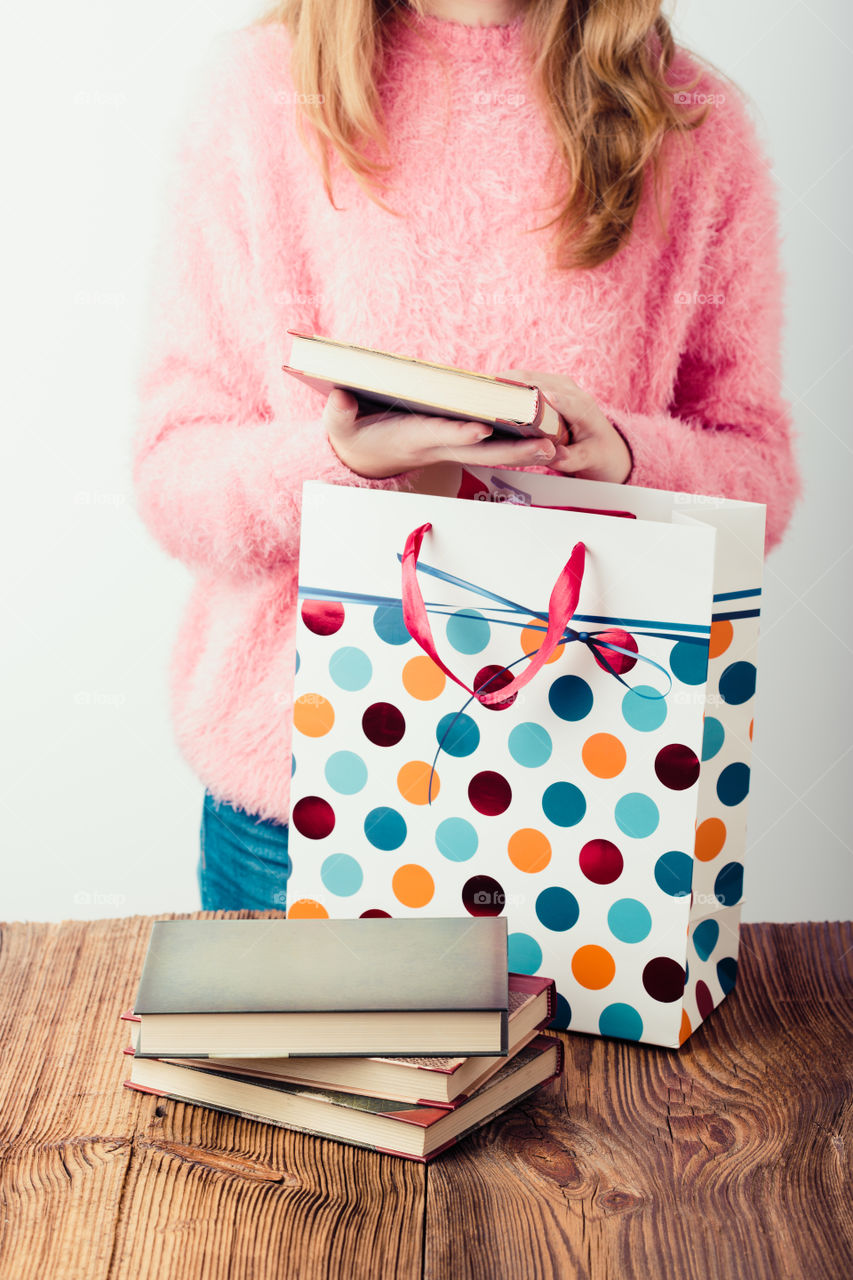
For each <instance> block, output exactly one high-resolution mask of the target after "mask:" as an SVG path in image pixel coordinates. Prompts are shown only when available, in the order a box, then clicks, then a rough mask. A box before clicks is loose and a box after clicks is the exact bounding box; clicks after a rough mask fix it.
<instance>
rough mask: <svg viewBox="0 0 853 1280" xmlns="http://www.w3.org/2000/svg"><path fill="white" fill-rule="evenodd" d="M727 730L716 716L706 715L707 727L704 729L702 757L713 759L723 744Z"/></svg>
mask: <svg viewBox="0 0 853 1280" xmlns="http://www.w3.org/2000/svg"><path fill="white" fill-rule="evenodd" d="M725 736H726V731H725V729H724V728H723V726H722V725H721V724H720V722H719V720H717V719H716V717H715V716H705V727H704V729H703V730H702V759H703V760H713V759H714V756H715V755H716V754H717V752H718V751H719V749H720V747H721V746H722V745H723V741H724V739H725Z"/></svg>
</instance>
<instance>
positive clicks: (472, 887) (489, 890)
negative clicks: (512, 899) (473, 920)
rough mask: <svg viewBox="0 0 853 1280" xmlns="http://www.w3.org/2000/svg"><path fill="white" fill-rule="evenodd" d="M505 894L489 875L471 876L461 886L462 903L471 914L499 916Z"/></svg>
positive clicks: (504, 900)
mask: <svg viewBox="0 0 853 1280" xmlns="http://www.w3.org/2000/svg"><path fill="white" fill-rule="evenodd" d="M505 902H506V894H505V893H504V891H503V888H502V886H501V885H500V884H499V883H498V881H497V880H494V879H493V878H492V877H491V876H472V877H471V879H470V880H466V881H465V884H464V885H463V886H462V905H463V907H464V908H465V910H466V911H467V912H468V914H469V915H471V916H499V915H500V913H501V912H502V911H503V909H504V904H505Z"/></svg>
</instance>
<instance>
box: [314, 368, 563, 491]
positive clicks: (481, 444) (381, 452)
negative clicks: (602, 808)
mask: <svg viewBox="0 0 853 1280" xmlns="http://www.w3.org/2000/svg"><path fill="white" fill-rule="evenodd" d="M323 426H324V427H325V428H326V434H327V435H328V437H329V442H330V444H331V446H332V448H333V449H334V451H335V453H336V454H337V455H338V457H339V458H340V460H341V462H343V464H344V465H345V466H347V467H349V469H350V471H355V472H356V474H357V475H360V476H365V477H366V478H368V479H371V480H384V479H387V478H388V477H389V476H396V475H400V473H401V472H403V471H415V470H418V469H420V468H422V467H428V466H431V465H432V464H433V463H436V462H467V463H469V464H470V465H472V466H486V467H489V466H492V467H495V466H508V467H539V466H547V465H548V463H549V462H551V460H552V459H553V458H554V456H555V453H556V450H555V448H554V445H553V444H552V443H551V441H550V440H547V439H545V438H544V437H542V436H536V437H534V438H533V439H529V438H528V439H518V440H515V439H509V438H507V437H505V436H500V437H498V438H497V439H494V440H490V439H489V437H490V436H491V435H492V428H491V427H489V426H486V425H485V423H482V422H466V421H462V420H457V419H455V418H436V417H433V416H432V415H431V414H425V413H390V412H389V413H372V414H367V415H364V416H362V417H361V418H359V417H358V401H357V400H356V398H355V396H354V395H352V394H351V393H350V392H349V391H343V390H341V388H340V387H335V388H334V390H333V391H332V392H331V393H330V395H329V398H328V399H327V401H326V406H325V408H324V410H323Z"/></svg>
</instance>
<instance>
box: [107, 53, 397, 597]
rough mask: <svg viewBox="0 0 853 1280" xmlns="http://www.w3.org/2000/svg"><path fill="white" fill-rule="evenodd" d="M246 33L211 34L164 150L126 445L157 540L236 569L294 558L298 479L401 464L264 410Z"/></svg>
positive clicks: (182, 554) (177, 553)
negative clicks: (352, 462)
mask: <svg viewBox="0 0 853 1280" xmlns="http://www.w3.org/2000/svg"><path fill="white" fill-rule="evenodd" d="M250 40H251V33H249V32H246V31H242V32H236V33H235V32H231V33H228V37H227V38H226V37H223V36H220V37H218V39H216V40H214V42H213V45H212V52H211V53H210V54H209V55H208V58H207V60H206V61H205V64H204V67H203V69H202V72H201V74H200V75H199V77H198V79H197V81H196V84H195V86H194V88H193V91H192V92H191V95H190V107H189V110H188V112H187V115H186V118H185V120H184V122H183V124H182V127H181V129H180V132H179V138H178V142H177V145H176V147H175V150H174V152H173V156H172V168H171V169H170V170H169V171H168V174H167V183H166V200H165V205H164V208H165V216H164V218H163V220H162V221H161V225H160V234H159V239H158V242H157V244H156V246H155V253H154V258H153V277H152V284H151V287H150V293H149V311H148V316H147V318H146V324H147V332H146V334H145V337H144V341H143V347H142V360H141V367H140V368H139V373H138V381H137V418H136V423H135V428H134V439H133V445H132V483H133V490H134V494H135V500H136V506H137V510H138V512H139V515H140V516H141V518H142V520H143V521H144V523H145V524H146V525H147V527H148V529H149V530H150V532H151V533H152V534H153V535H154V537H155V538H156V539H157V541H158V542H159V543H160V544H161V546H163V547H164V548H165V550H166V551H167V552H168V553H169V554H170V555H172V556H174V557H176V558H177V559H179V560H181V561H182V562H183V563H185V564H186V565H188V566H189V567H190V568H193V569H195V570H202V571H211V572H217V573H227V574H229V575H233V576H236V577H238V578H241V577H242V578H247V577H253V576H257V575H259V574H264V573H268V572H271V571H274V570H275V569H276V568H277V567H279V566H281V565H282V564H285V563H287V562H291V561H292V560H293V559H294V558H295V557H296V555H297V551H298V540H299V521H300V508H301V491H302V482H303V480H307V479H313V480H323V481H327V482H332V483H338V484H348V485H356V486H361V487H372V488H383V489H393V488H407V487H409V486H410V481H411V479H412V476H413V474H414V473H411V472H408V473H404V474H402V475H398V476H392V477H390V478H388V479H383V480H373V479H367V478H364V477H362V476H360V475H358V474H356V473H355V472H353V471H351V470H350V469H349V468H348V467H347V466H345V465H344V464H343V463H342V462H341V461H340V460H339V459H338V457H337V455H336V454H335V452H334V450H333V449H332V447H331V445H330V443H329V441H328V438H327V436H326V433H325V431H324V429H323V426H322V423H321V422H320V420H319V419H299V420H295V419H291V418H288V419H286V420H284V419H282V417H281V416H276V414H275V413H274V412H273V410H272V409H271V406H270V402H269V397H268V392H267V384H266V378H267V377H268V376H275V374H276V373H278V376H280V377H281V378H285V377H287V375H286V374H285V373H283V372H279V368H278V366H279V365H280V364H283V363H284V362H285V359H286V354H287V353H286V351H284V350H282V352H281V358H280V360H279V361H278V364H276V365H275V368H274V369H271V368H270V364H271V361H270V358H269V354H268V353H269V336H270V335H269V328H270V327H271V325H272V324H274V323H275V322H274V320H273V321H271V320H270V304H269V300H265V299H264V298H263V296H262V294H263V283H264V282H263V281H262V280H258V279H257V262H256V254H255V251H254V246H255V243H256V240H257V235H256V232H255V228H254V220H253V214H254V213H255V212H256V210H255V209H254V207H253V199H252V197H253V189H254V187H256V186H257V184H258V182H263V181H264V180H266V181H270V180H273V179H274V176H275V175H274V174H264V173H263V172H260V173H259V172H258V171H257V170H258V166H257V164H256V163H255V164H253V163H252V151H253V148H256V147H257V145H258V142H257V139H256V138H253V136H252V128H253V126H254V128H255V129H256V128H257V123H256V121H255V120H253V119H252V117H251V112H250V103H251V101H252V94H251V68H250V70H249V74H248V75H247V72H246V65H245V64H246V62H247V61H250V54H251V45H250V43H249V42H250ZM283 232H284V233H285V234H286V228H283ZM258 234H261V233H260V232H259V233H258ZM267 234H270V232H269V230H268V231H267ZM286 327H287V326H286V322H284V321H282V323H281V333H282V338H283V337H284V330H285V329H286ZM265 330H266V331H265ZM276 336H277V335H276Z"/></svg>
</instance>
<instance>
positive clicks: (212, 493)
mask: <svg viewBox="0 0 853 1280" xmlns="http://www.w3.org/2000/svg"><path fill="white" fill-rule="evenodd" d="M659 10H660V0H607V3H606V4H603V3H599V2H598V0H526V2H525V0H411V3H409V4H406V3H404V2H403V0H396V2H395V0H286V2H285V3H281V4H278V5H276V6H275V9H274V10H273V11H272V12H271V13H270V14H268V15H266V17H265V18H264V19H263V20H262V21H260V22H259V23H257V24H255V25H253V26H251V27H249V28H247V29H245V30H240V31H237V32H232V33H229V34H228V35H227V36H225V37H220V39H219V40H218V41H217V42H215V46H214V50H213V56H212V57H211V58H209V59H208V63H207V69H206V74H205V75H204V76H203V78H202V81H201V83H200V85H199V86H197V88H196V91H195V93H194V95H193V107H192V109H191V111H190V113H189V118H188V121H187V124H186V127H185V129H184V131H183V134H182V138H181V145H180V147H179V148H178V149H177V151H176V155H175V166H174V172H173V174H172V186H171V189H170V200H169V204H168V208H169V218H168V220H167V223H166V225H165V227H164V229H163V234H162V236H161V240H160V245H159V249H158V256H157V263H156V271H155V286H154V289H153V291H152V299H153V305H152V309H151V314H150V322H149V328H148V335H147V338H146V343H145V355H144V363H143V368H142V370H141V375H140V380H139V403H140V412H139V422H138V427H137V431H136V437H135V441H134V459H133V467H134V472H133V474H134V484H135V492H136V495H137V501H138V507H139V511H140V514H141V516H142V518H143V519H144V520H145V522H146V523H147V525H148V527H149V528H150V530H151V531H152V533H153V534H154V536H155V537H156V538H157V539H158V540H159V542H160V543H161V544H162V545H163V547H164V548H165V549H166V550H167V551H168V552H169V553H170V554H171V555H173V556H176V557H178V558H179V559H180V560H182V561H183V562H184V563H185V564H186V565H188V566H189V568H190V569H191V570H192V571H193V573H194V575H195V582H194V588H193V592H192V595H191V598H190V601H189V604H188V608H187V612H186V616H185V618H184V621H183V625H182V627H181V630H180V634H179V637H178V643H177V646H176V649H175V654H174V660H173V665H172V672H171V693H172V705H173V715H174V723H175V728H176V733H177V738H178V742H179V744H180V747H181V750H182V752H183V753H184V755H185V757H186V759H187V760H188V762H189V763H190V765H191V766H192V767H193V768H194V769H195V771H196V772H197V775H198V777H199V778H200V779H201V780H202V781H203V783H204V785H205V797H204V805H203V817H202V824H201V857H200V861H199V868H198V874H199V883H200V889H201V900H202V906H203V908H204V909H207V910H214V909H218V908H222V909H237V908H252V909H260V910H263V909H269V908H281V909H283V908H284V907H285V903H286V889H287V876H288V871H289V867H288V860H287V825H286V824H287V816H288V788H289V779H290V772H291V763H290V754H289V752H290V743H289V718H290V711H291V690H292V682H293V668H294V662H295V641H294V633H295V613H296V574H297V555H298V537H299V504H300V493H301V485H302V482H303V480H306V479H320V480H324V481H330V482H334V483H339V484H350V485H359V486H368V487H375V488H386V489H407V488H411V487H412V486H413V485H414V484H416V483H417V480H418V476H419V474H421V473H422V472H423V470H424V469H425V468H428V467H430V466H431V465H433V464H434V463H437V462H442V461H446V460H449V459H454V460H456V461H470V462H477V463H480V464H483V465H489V466H509V467H516V468H518V467H533V468H536V469H539V470H550V471H555V472H564V473H571V474H573V475H576V476H581V477H589V478H593V479H602V480H610V481H614V482H617V483H626V484H637V485H644V486H649V487H657V488H664V489H670V490H679V491H690V492H699V493H709V494H721V495H723V496H725V497H728V498H742V499H748V500H753V501H759V502H764V503H766V504H767V547H768V549H769V548H770V547H773V546H775V545H776V543H778V542H779V540H780V538H781V536H782V533H783V531H784V529H785V527H786V525H787V524H788V521H789V518H790V514H791V509H792V506H793V504H794V501H795V499H796V498H797V496H798V493H799V488H800V481H799V478H798V474H797V471H796V467H795V464H794V460H793V457H792V450H791V439H790V436H791V414H790V408H789V406H788V404H787V403H786V402H785V401H784V400H783V399H782V398H781V396H780V329H781V323H782V287H783V281H782V276H781V270H780V265H779V245H778V225H777V221H778V214H777V207H776V193H775V189H774V185H773V181H772V177H771V174H770V171H769V168H768V164H767V161H766V159H765V157H764V155H763V152H762V147H761V144H760V142H759V139H758V136H757V132H756V129H755V126H754V125H753V123H752V120H751V117H750V115H749V112H748V110H747V107H746V105H745V103H744V100H743V98H742V97H741V95H740V94H739V93H738V92H737V91H736V90H735V88H734V86H732V85H731V84H730V83H729V82H728V81H726V80H724V78H723V77H722V76H720V75H719V73H714V72H712V71H711V70H709V69H708V68H707V67H705V66H704V64H702V63H700V62H699V61H698V59H696V58H695V57H694V56H693V55H691V54H688V53H687V51H686V50H684V49H682V48H680V47H678V46H676V45H675V44H674V42H673V40H672V36H671V33H670V30H669V26H668V24H667V22H666V20H665V19H664V18H663V17H662V16H661V14H660V11H659ZM287 329H298V330H302V331H306V332H314V333H320V334H325V335H328V336H329V337H333V338H337V339H342V340H345V341H351V342H356V343H360V344H363V345H365V346H370V347H377V348H380V349H383V350H388V351H398V352H402V353H406V354H410V355H413V356H417V357H420V358H422V359H426V360H438V361H440V362H442V363H445V364H455V365H458V366H461V367H462V368H466V369H475V370H480V371H482V372H486V373H502V374H505V375H509V376H514V377H517V378H525V379H528V380H530V381H533V382H535V383H537V384H538V385H539V386H540V387H541V388H542V389H543V391H544V392H545V394H546V395H547V396H548V398H549V399H550V400H551V401H552V403H553V404H554V405H555V406H556V407H557V408H558V409H559V410H560V412H561V413H562V414H563V416H564V417H565V418H566V420H567V421H568V422H569V423H570V425H571V428H572V443H571V444H569V445H568V446H561V447H558V448H557V449H556V450H555V449H554V447H553V445H550V444H543V443H541V442H535V441H534V442H531V441H512V442H509V443H506V442H504V441H498V440H497V439H495V440H489V439H487V436H488V431H487V430H486V429H485V428H483V427H482V426H480V425H479V424H476V423H466V422H458V421H452V420H449V419H435V418H432V419H427V418H424V417H419V416H417V415H414V416H391V417H388V418H387V419H385V420H383V421H380V422H377V423H373V424H370V425H364V426H360V425H359V423H358V421H357V419H356V403H355V400H354V399H353V397H351V396H349V395H347V394H346V393H345V392H342V391H334V392H332V394H331V395H330V396H329V397H328V398H327V399H326V400H325V401H324V397H323V396H321V395H319V394H318V393H316V392H314V391H312V390H310V389H309V388H307V387H304V386H302V385H301V384H300V383H298V382H297V381H296V380H295V379H293V378H290V377H289V376H288V375H286V374H285V373H283V372H282V371H281V365H282V364H283V363H286V361H287V358H288V354H289V339H288V338H287V336H286V330H287Z"/></svg>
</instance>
